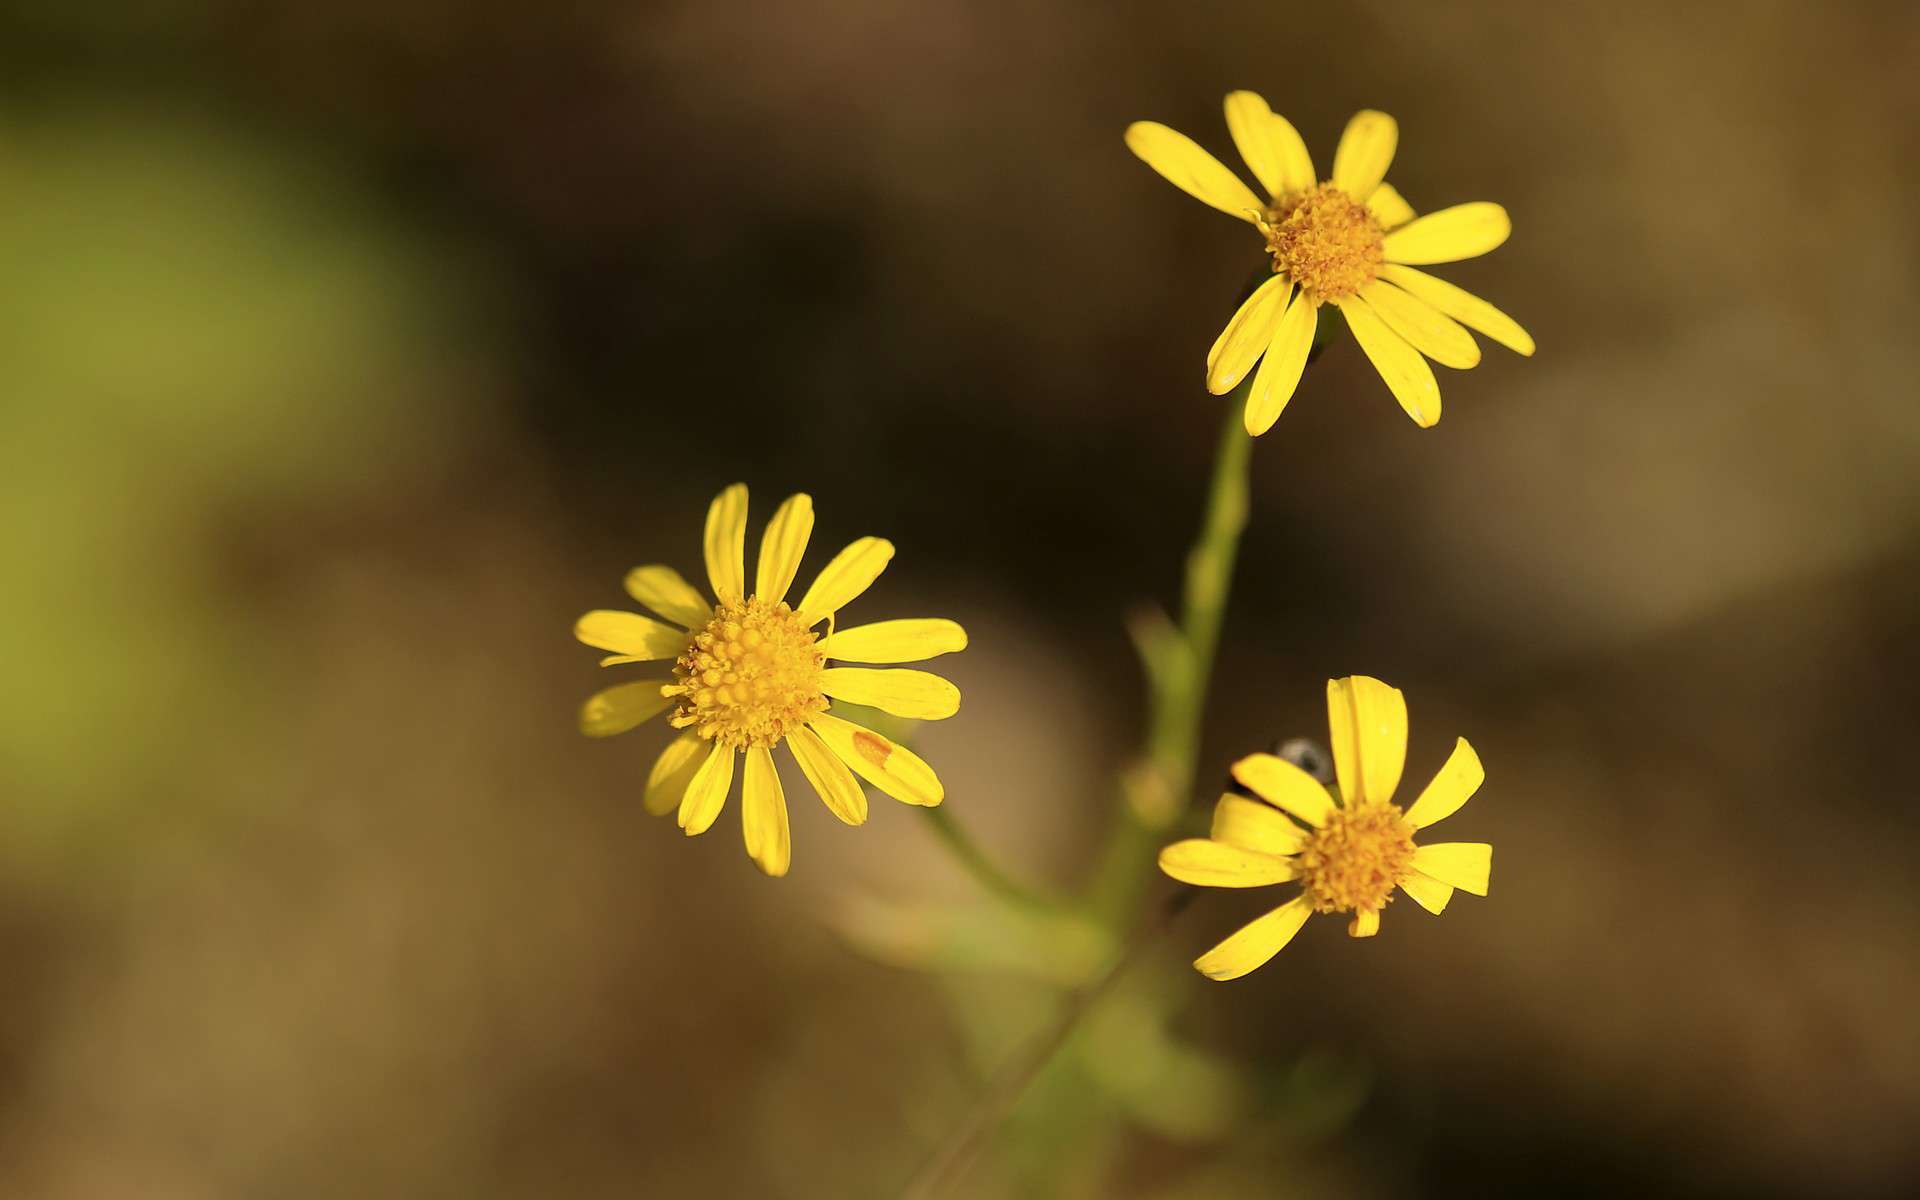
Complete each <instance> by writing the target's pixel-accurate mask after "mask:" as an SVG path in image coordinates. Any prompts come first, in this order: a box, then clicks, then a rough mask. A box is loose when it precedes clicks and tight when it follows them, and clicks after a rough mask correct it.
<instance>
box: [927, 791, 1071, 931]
mask: <svg viewBox="0 0 1920 1200" xmlns="http://www.w3.org/2000/svg"><path fill="white" fill-rule="evenodd" d="M921 811H922V812H924V813H926V815H927V823H928V824H929V825H931V826H932V827H933V831H934V833H935V834H937V835H938V836H939V838H940V840H941V841H942V842H943V843H945V844H946V847H947V849H948V850H950V851H952V852H953V856H954V858H956V859H958V860H959V861H960V865H961V866H963V867H965V868H966V869H967V873H968V874H970V875H972V876H973V878H974V880H975V881H976V882H978V883H979V884H980V886H982V887H984V888H985V889H986V890H987V891H989V892H991V893H992V894H994V895H996V896H998V897H1000V898H1001V899H1003V900H1006V901H1008V902H1010V903H1012V904H1015V905H1018V906H1020V907H1023V908H1049V909H1050V908H1055V907H1058V903H1057V902H1056V901H1055V900H1053V899H1052V898H1051V897H1048V896H1046V895H1044V894H1042V893H1041V892H1039V891H1037V890H1035V889H1033V888H1030V887H1027V886H1026V885H1025V884H1022V883H1020V882H1019V881H1018V880H1016V879H1014V878H1013V877H1012V876H1011V875H1008V874H1007V873H1006V872H1005V871H1002V870H1001V869H1000V868H999V867H997V866H995V865H994V862H993V860H992V859H991V858H989V857H987V853H986V851H984V850H982V849H981V848H980V843H978V842H976V841H974V840H973V835H972V834H970V833H968V832H967V831H966V830H965V829H963V828H961V826H960V823H959V822H958V821H956V820H954V819H953V814H952V813H950V812H948V811H947V806H946V805H944V804H940V805H935V806H934V807H932V808H927V809H922V810H921Z"/></svg>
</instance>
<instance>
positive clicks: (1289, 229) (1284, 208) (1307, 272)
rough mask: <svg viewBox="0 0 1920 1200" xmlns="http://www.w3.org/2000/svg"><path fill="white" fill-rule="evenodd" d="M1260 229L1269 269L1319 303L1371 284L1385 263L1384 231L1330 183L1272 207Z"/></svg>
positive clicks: (1366, 211)
mask: <svg viewBox="0 0 1920 1200" xmlns="http://www.w3.org/2000/svg"><path fill="white" fill-rule="evenodd" d="M1261 229H1262V232H1264V233H1265V234H1266V238H1267V252H1268V253H1269V254H1271V255H1273V269H1274V270H1275V271H1276V272H1279V273H1280V274H1283V275H1285V276H1287V277H1288V278H1289V279H1292V280H1293V281H1294V282H1295V283H1298V284H1299V285H1300V286H1301V288H1303V289H1304V290H1305V291H1306V293H1307V295H1308V296H1310V297H1312V298H1313V299H1314V300H1316V301H1320V302H1323V303H1324V302H1326V301H1330V300H1344V299H1346V298H1347V297H1348V296H1351V295H1353V294H1355V293H1356V292H1358V291H1359V290H1360V289H1361V288H1363V287H1365V286H1366V285H1368V284H1369V283H1372V282H1373V281H1374V279H1375V278H1377V277H1378V276H1379V274H1380V267H1381V265H1382V264H1384V263H1385V262H1386V237H1387V231H1386V230H1385V228H1383V227H1382V226H1381V224H1380V221H1379V219H1378V218H1376V217H1375V216H1374V215H1373V214H1372V213H1371V212H1369V211H1368V210H1367V206H1366V205H1365V204H1362V203H1360V202H1359V201H1357V200H1355V199H1354V198H1353V197H1352V196H1350V195H1348V194H1347V193H1346V192H1345V191H1343V190H1341V189H1340V188H1338V187H1335V186H1334V185H1333V184H1331V183H1323V184H1321V185H1320V186H1319V187H1316V188H1314V189H1312V190H1311V191H1308V192H1304V193H1302V194H1300V195H1297V196H1292V197H1289V198H1288V199H1287V200H1286V201H1285V202H1284V203H1281V204H1276V205H1274V206H1273V207H1272V208H1270V209H1268V210H1267V214H1266V219H1265V221H1264V222H1263V223H1262V226H1261Z"/></svg>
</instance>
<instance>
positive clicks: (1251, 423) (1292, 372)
mask: <svg viewBox="0 0 1920 1200" xmlns="http://www.w3.org/2000/svg"><path fill="white" fill-rule="evenodd" d="M1319 320H1320V307H1319V305H1316V304H1313V303H1311V302H1310V301H1308V299H1307V297H1306V294H1305V293H1303V292H1295V293H1294V295H1293V303H1291V304H1289V305H1287V311H1286V314H1285V315H1284V316H1282V317H1281V318H1280V324H1279V325H1278V326H1277V327H1276V328H1275V329H1274V333H1273V342H1272V344H1271V345H1269V346H1268V347H1267V353H1266V356H1265V357H1264V358H1262V359H1261V360H1260V370H1259V371H1257V372H1255V373H1254V376H1253V387H1252V388H1251V389H1250V390H1249V391H1248V392H1247V408H1246V412H1245V413H1244V414H1242V418H1243V420H1244V421H1245V422H1246V426H1247V432H1248V433H1250V434H1252V435H1253V436H1254V437H1259V436H1260V435H1261V434H1263V433H1265V432H1266V431H1267V430H1269V429H1272V428H1273V423H1274V422H1275V421H1278V420H1279V419H1280V413H1281V411H1282V410H1283V409H1285V408H1286V407H1287V401H1289V400H1291V399H1293V393H1294V390H1295V389H1296V388H1298V387H1299V386H1300V375H1301V372H1303V371H1305V370H1306V369H1307V353H1308V351H1310V350H1312V349H1313V331H1314V328H1315V326H1316V325H1318V323H1319Z"/></svg>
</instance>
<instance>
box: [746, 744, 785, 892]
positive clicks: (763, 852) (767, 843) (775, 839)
mask: <svg viewBox="0 0 1920 1200" xmlns="http://www.w3.org/2000/svg"><path fill="white" fill-rule="evenodd" d="M740 829H741V832H742V833H744V834H745V835H746V839H747V857H749V858H751V859H752V860H753V861H754V863H755V864H756V865H757V866H759V868H760V869H761V870H762V871H765V872H766V873H767V874H769V875H771V876H773V877H774V878H776V879H778V878H779V877H780V876H782V875H785V874H786V873H787V867H788V866H789V865H791V863H792V862H793V835H792V831H791V830H789V829H788V827H787V797H786V794H785V793H784V792H782V791H781V790H780V773H779V772H778V771H776V770H774V768H773V755H772V754H770V753H768V752H767V748H766V747H765V746H754V747H751V748H750V749H748V751H747V770H746V775H745V777H744V778H743V779H742V780H741V782H740Z"/></svg>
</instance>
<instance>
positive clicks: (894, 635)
mask: <svg viewBox="0 0 1920 1200" xmlns="http://www.w3.org/2000/svg"><path fill="white" fill-rule="evenodd" d="M966 648H967V631H966V630H964V629H962V628H960V626H959V625H958V624H956V623H954V622H952V621H947V620H943V619H941V618H938V617H915V618H908V619H906V620H900V621H875V622H874V623H873V624H871V625H855V626H851V627H849V628H847V629H836V630H834V631H833V634H832V636H830V637H828V638H827V639H826V640H824V641H822V642H821V643H820V652H821V653H822V654H825V655H826V656H827V657H828V658H835V659H839V660H840V661H841V662H863V663H903V662H919V661H920V660H921V659H924V658H934V657H937V656H939V655H942V654H951V653H952V652H953V651H955V650H965V649H966Z"/></svg>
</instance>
